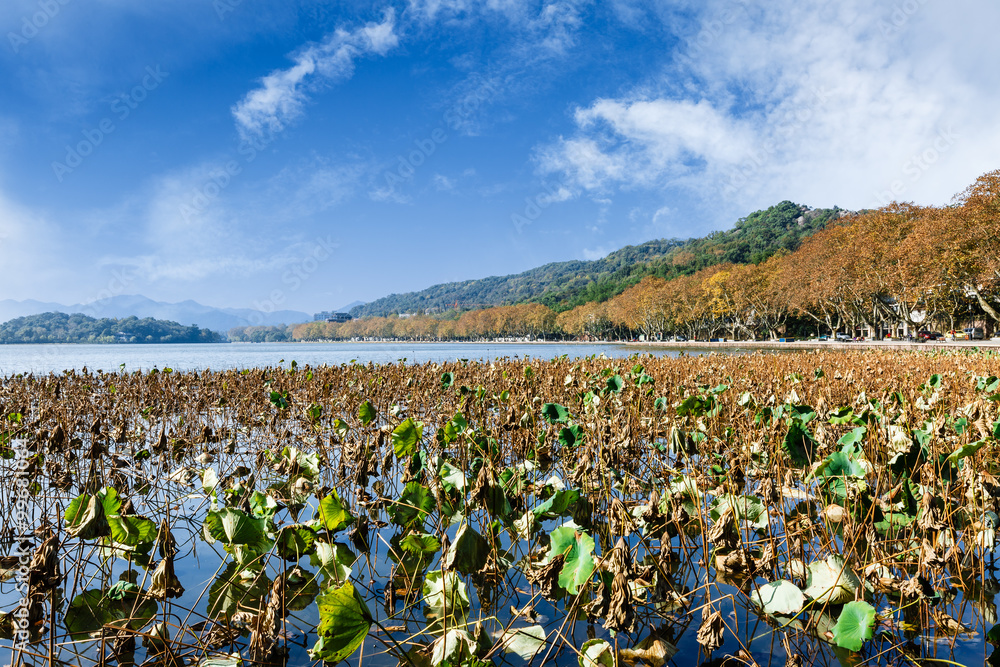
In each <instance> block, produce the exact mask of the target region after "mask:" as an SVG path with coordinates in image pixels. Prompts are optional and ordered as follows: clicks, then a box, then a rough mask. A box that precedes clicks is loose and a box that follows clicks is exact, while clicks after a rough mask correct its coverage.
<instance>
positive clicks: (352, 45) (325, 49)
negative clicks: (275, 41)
mask: <svg viewBox="0 0 1000 667" xmlns="http://www.w3.org/2000/svg"><path fill="white" fill-rule="evenodd" d="M395 27H396V18H395V12H394V11H393V10H392V9H391V8H390V9H389V10H387V11H386V13H385V16H384V18H383V20H382V22H381V23H368V24H366V25H364V26H362V27H360V28H356V29H355V30H352V31H348V30H344V29H338V30H336V31H335V32H334V33H333V34H332V35H330V36H329V37H327V38H326V40H324V41H323V43H321V44H314V45H310V46H309V47H307V48H305V49H304V50H302V51H301V52H299V53H298V54H297V55H295V56H294V61H295V64H294V65H292V67H289V68H288V69H283V70H276V71H274V72H271V73H270V74H268V75H267V76H265V77H264V78H263V79H262V80H261V85H260V87H258V88H256V89H255V90H252V91H250V92H249V93H247V95H246V97H244V98H243V100H242V101H241V102H240V103H239V104H237V105H236V106H234V107H233V116H234V117H235V118H236V124H237V127H238V129H239V131H240V133H241V134H242V135H243V136H244V137H246V136H255V135H260V134H263V133H265V132H279V131H281V130H282V129H284V127H285V126H286V125H287V124H288V123H289V122H291V121H293V120H295V118H297V117H298V116H300V115H301V113H302V107H303V105H304V104H305V102H306V101H307V100H308V98H309V94H310V93H311V92H312V91H313V90H314V89H315V87H316V86H317V85H321V84H322V83H323V82H332V81H337V80H341V79H346V78H349V77H350V76H351V75H352V74H353V73H354V63H355V61H356V60H358V59H359V58H361V57H363V56H365V55H370V54H371V55H379V56H384V55H385V54H386V53H388V52H389V51H390V50H391V49H393V48H394V47H395V46H396V45H397V44H398V43H399V36H398V35H397V33H396V29H395Z"/></svg>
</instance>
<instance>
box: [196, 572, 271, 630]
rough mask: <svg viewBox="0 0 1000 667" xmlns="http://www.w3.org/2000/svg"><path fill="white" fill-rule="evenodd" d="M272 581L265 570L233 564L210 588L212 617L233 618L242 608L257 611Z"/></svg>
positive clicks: (210, 614)
mask: <svg viewBox="0 0 1000 667" xmlns="http://www.w3.org/2000/svg"><path fill="white" fill-rule="evenodd" d="M270 590H271V580H270V579H269V578H268V577H267V575H266V574H265V573H263V572H259V571H257V570H254V569H251V568H246V567H243V566H241V565H240V564H238V563H230V564H229V565H227V566H226V569H225V570H223V571H222V573H221V574H219V576H218V577H216V578H215V581H213V582H212V585H211V587H210V588H209V589H208V612H207V614H208V617H209V618H219V617H231V616H232V615H233V614H235V613H236V612H238V611H248V612H251V613H257V612H259V610H260V609H261V605H262V604H263V599H264V596H265V595H267V593H268V591H270Z"/></svg>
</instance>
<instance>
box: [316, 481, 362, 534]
mask: <svg viewBox="0 0 1000 667" xmlns="http://www.w3.org/2000/svg"><path fill="white" fill-rule="evenodd" d="M352 523H354V515H352V514H351V513H350V512H349V511H348V510H347V508H346V507H345V506H344V503H343V501H341V500H340V496H339V495H337V490H336V489H331V490H330V493H329V494H327V495H326V496H325V497H324V498H323V499H322V500H320V501H319V525H320V526H322V527H323V528H324V529H325V530H328V531H330V532H331V533H335V532H337V531H338V530H343V529H344V528H347V527H348V526H350V525H351V524H352Z"/></svg>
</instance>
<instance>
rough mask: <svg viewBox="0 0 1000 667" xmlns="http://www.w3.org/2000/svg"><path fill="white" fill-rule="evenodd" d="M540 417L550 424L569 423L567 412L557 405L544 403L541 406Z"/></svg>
mask: <svg viewBox="0 0 1000 667" xmlns="http://www.w3.org/2000/svg"><path fill="white" fill-rule="evenodd" d="M542 416H543V417H545V419H546V420H547V421H548V422H549V423H550V424H565V423H566V422H568V421H569V410H567V409H566V407H565V406H562V405H559V404H558V403H546V404H545V405H543V406H542Z"/></svg>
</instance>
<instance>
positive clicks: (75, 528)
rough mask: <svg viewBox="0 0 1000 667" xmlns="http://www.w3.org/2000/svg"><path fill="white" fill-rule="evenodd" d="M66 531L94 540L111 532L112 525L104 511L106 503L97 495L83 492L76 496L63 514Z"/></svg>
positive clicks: (75, 535) (74, 535) (72, 534)
mask: <svg viewBox="0 0 1000 667" xmlns="http://www.w3.org/2000/svg"><path fill="white" fill-rule="evenodd" d="M63 518H64V519H65V521H66V532H67V533H69V535H70V536H71V537H79V538H80V539H81V540H92V539H96V538H98V537H106V536H108V535H110V534H111V526H110V525H109V524H108V518H107V516H106V514H105V512H104V504H103V503H101V499H100V498H98V497H97V496H92V495H89V494H86V493H85V494H82V495H80V496H77V497H76V498H74V499H73V500H72V501H71V502H70V504H69V506H68V507H67V508H66V512H65V513H64V515H63Z"/></svg>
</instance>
